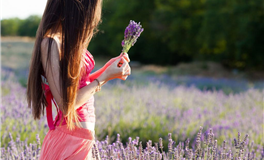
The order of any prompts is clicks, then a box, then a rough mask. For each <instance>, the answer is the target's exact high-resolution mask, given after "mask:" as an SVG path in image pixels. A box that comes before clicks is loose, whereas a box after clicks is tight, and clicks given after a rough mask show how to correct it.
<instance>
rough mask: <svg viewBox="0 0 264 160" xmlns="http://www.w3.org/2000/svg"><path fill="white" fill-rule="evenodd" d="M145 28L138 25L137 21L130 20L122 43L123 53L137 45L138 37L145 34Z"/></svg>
mask: <svg viewBox="0 0 264 160" xmlns="http://www.w3.org/2000/svg"><path fill="white" fill-rule="evenodd" d="M143 30H144V29H143V28H142V26H141V25H140V22H139V23H136V22H135V21H132V20H130V23H129V25H128V26H127V27H126V30H125V33H124V40H123V41H122V43H121V44H122V47H123V50H122V52H123V53H127V52H128V51H129V49H130V48H131V46H134V44H135V43H136V41H137V39H138V37H139V36H140V34H141V33H142V32H143Z"/></svg>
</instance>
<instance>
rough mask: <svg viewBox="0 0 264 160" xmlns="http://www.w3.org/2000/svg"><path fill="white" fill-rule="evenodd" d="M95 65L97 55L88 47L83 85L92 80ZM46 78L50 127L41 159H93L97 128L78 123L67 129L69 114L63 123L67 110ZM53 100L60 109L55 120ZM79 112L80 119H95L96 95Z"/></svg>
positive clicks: (86, 120) (83, 64) (85, 53)
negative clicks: (61, 105)
mask: <svg viewBox="0 0 264 160" xmlns="http://www.w3.org/2000/svg"><path fill="white" fill-rule="evenodd" d="M94 65H95V62H94V59H93V56H92V55H91V54H90V53H89V51H87V50H84V53H83V57H82V69H85V70H86V73H87V74H86V75H83V76H82V77H81V79H80V83H79V84H80V85H79V89H80V88H82V87H84V86H86V85H87V84H89V83H90V82H91V80H90V79H89V74H90V73H91V71H92V70H93V68H94ZM42 80H43V84H44V85H43V88H44V90H45V96H46V100H47V102H48V105H47V106H46V116H47V122H48V126H49V131H48V133H47V135H46V136H45V138H44V141H43V144H42V147H41V154H40V160H62V159H67V160H83V159H92V146H93V144H94V131H92V130H89V129H85V128H78V127H76V129H75V130H73V131H70V130H68V129H67V125H66V121H65V118H64V119H63V121H62V125H60V126H59V124H60V120H61V117H62V116H63V113H62V112H61V110H60V109H59V108H58V107H57V105H56V102H55V100H54V99H53V96H52V94H51V91H50V89H49V86H48V83H47V80H46V79H45V76H42ZM52 102H53V103H54V104H55V106H56V109H57V113H58V114H57V116H56V118H55V119H54V120H53V117H52ZM77 114H78V115H79V116H80V118H79V120H80V122H90V123H93V124H94V123H95V114H94V97H93V96H92V97H91V98H90V99H89V100H87V102H86V103H85V104H83V105H82V106H81V107H79V108H78V109H77Z"/></svg>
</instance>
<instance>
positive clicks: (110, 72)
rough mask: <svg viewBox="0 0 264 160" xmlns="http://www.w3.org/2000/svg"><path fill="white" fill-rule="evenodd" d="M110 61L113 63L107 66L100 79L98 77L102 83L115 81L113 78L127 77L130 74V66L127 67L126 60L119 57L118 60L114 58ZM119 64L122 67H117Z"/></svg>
mask: <svg viewBox="0 0 264 160" xmlns="http://www.w3.org/2000/svg"><path fill="white" fill-rule="evenodd" d="M111 60H112V59H111ZM112 61H113V62H112V63H111V64H109V66H108V67H107V68H106V69H105V70H104V72H103V73H102V74H101V75H100V77H99V78H100V79H102V80H104V81H109V80H111V79H115V78H120V77H127V76H128V75H130V74H131V69H130V66H129V65H128V62H127V60H126V59H125V58H124V57H123V56H121V57H119V58H115V59H114V60H112ZM120 62H122V65H121V66H118V65H119V63H120ZM125 79H126V78H125ZM125 79H124V80H125Z"/></svg>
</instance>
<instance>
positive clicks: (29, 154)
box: [0, 42, 264, 159]
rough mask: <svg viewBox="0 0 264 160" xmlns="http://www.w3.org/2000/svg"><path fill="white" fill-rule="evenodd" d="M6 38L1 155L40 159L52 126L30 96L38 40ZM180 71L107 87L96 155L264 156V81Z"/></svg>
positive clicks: (99, 110)
mask: <svg viewBox="0 0 264 160" xmlns="http://www.w3.org/2000/svg"><path fill="white" fill-rule="evenodd" d="M1 44H2V62H3V63H2V66H1V68H2V69H1V99H2V102H1V106H0V109H1V112H0V116H1V135H0V136H1V157H0V159H37V158H38V156H39V154H40V150H41V143H42V142H43V139H44V136H45V134H46V133H47V132H48V127H47V123H46V118H45V117H42V118H41V119H40V120H38V121H34V120H33V119H32V116H31V112H30V110H29V109H28V108H27V103H26V97H25V94H26V89H25V86H26V80H27V75H28V71H27V68H28V62H29V58H30V51H31V49H32V46H33V43H32V42H30V43H21V42H14V43H13V42H12V43H11V42H8V43H3V42H2V43H1ZM102 64H103V63H102ZM102 64H101V63H100V62H99V63H98V62H97V64H96V66H95V69H96V68H98V66H101V65H102ZM176 72H178V71H176V70H173V71H169V72H161V73H160V74H159V73H158V74H157V72H152V71H149V70H140V69H138V70H133V69H132V75H131V76H129V78H128V79H127V80H126V81H121V80H113V81H110V82H109V83H107V84H106V85H104V86H103V88H102V90H101V91H100V92H98V93H97V94H96V95H95V108H96V110H95V112H96V113H95V114H96V128H95V131H96V139H97V140H96V144H97V145H95V146H94V149H93V155H94V159H99V158H101V159H184V158H185V159H199V158H200V159H239V158H240V159H264V140H263V137H264V135H263V134H264V123H263V118H264V83H263V81H258V82H254V83H253V82H249V81H247V80H235V79H221V78H218V79H213V78H206V77H195V76H180V75H177V74H174V73H176ZM197 72H198V71H197ZM199 72H200V71H199ZM179 74H182V72H181V73H179ZM54 111H55V110H54ZM54 114H56V113H54ZM54 117H55V116H54ZM200 126H202V128H200Z"/></svg>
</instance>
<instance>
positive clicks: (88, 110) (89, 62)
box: [43, 50, 95, 130]
mask: <svg viewBox="0 0 264 160" xmlns="http://www.w3.org/2000/svg"><path fill="white" fill-rule="evenodd" d="M82 55H83V57H82V64H81V65H82V70H85V72H84V73H86V74H84V75H83V76H82V77H81V78H80V82H79V89H80V88H82V87H84V86H86V85H88V84H89V83H91V81H90V79H89V74H90V73H91V71H92V70H93V68H94V65H95V62H94V59H93V56H92V55H91V53H90V52H89V51H87V50H84V53H83V54H82ZM43 89H44V90H45V95H46V100H47V102H48V104H47V106H46V116H47V122H48V126H49V128H50V130H54V129H55V126H58V125H59V124H60V121H61V120H62V119H61V117H64V116H63V113H62V111H61V110H60V109H59V108H58V107H57V105H56V103H55V101H54V98H53V96H52V93H51V91H50V88H49V86H48V85H47V84H43ZM52 101H53V103H54V104H55V106H56V108H57V116H56V117H55V120H54V121H53V116H52ZM94 110H95V109H94V96H92V97H91V98H90V99H88V100H87V102H86V103H85V104H83V105H82V106H81V107H79V108H78V109H77V110H76V111H77V114H78V115H79V117H80V118H79V121H80V122H92V123H95V114H94ZM62 125H66V120H65V118H63V120H62Z"/></svg>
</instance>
